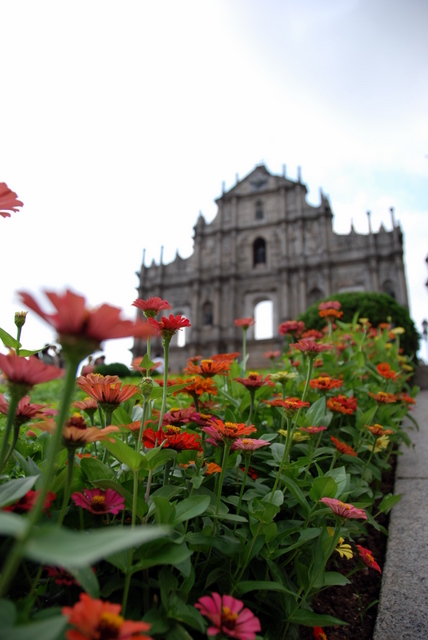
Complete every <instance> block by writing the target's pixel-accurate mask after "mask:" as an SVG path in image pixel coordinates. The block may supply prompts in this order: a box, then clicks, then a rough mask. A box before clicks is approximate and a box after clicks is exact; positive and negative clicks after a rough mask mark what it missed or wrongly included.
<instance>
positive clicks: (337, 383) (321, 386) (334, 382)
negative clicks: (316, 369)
mask: <svg viewBox="0 0 428 640" xmlns="http://www.w3.org/2000/svg"><path fill="white" fill-rule="evenodd" d="M309 384H310V386H311V387H312V389H318V390H319V391H330V390H331V389H337V388H338V387H341V386H342V385H343V380H338V379H336V378H330V376H319V377H318V378H315V379H314V380H310V382H309Z"/></svg>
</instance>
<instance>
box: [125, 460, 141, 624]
mask: <svg viewBox="0 0 428 640" xmlns="http://www.w3.org/2000/svg"><path fill="white" fill-rule="evenodd" d="M137 498H138V470H137V471H134V482H133V491H132V513H131V527H132V528H133V527H135V523H136V520H137ZM133 559H134V549H133V548H132V547H131V549H130V550H129V562H128V571H127V573H126V577H125V585H124V588H123V598H122V611H123V612H125V611H126V605H127V603H128V594H129V587H130V585H131V578H132V572H131V569H132V561H133Z"/></svg>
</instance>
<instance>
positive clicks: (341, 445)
mask: <svg viewBox="0 0 428 640" xmlns="http://www.w3.org/2000/svg"><path fill="white" fill-rule="evenodd" d="M330 440H331V441H332V443H333V444H334V446H335V447H336V449H337V450H338V451H340V453H344V454H346V455H347V456H353V457H354V458H356V457H357V453H356V451H355V450H354V449H353V448H352V447H351V446H349V444H346V442H341V441H340V440H338V439H337V438H335V437H334V436H330Z"/></svg>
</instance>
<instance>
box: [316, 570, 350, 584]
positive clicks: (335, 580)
mask: <svg viewBox="0 0 428 640" xmlns="http://www.w3.org/2000/svg"><path fill="white" fill-rule="evenodd" d="M350 583H351V581H350V580H349V578H347V577H346V576H344V575H342V574H341V573H339V572H338V571H326V572H325V573H324V576H323V587H336V586H338V587H343V586H345V585H346V584H350Z"/></svg>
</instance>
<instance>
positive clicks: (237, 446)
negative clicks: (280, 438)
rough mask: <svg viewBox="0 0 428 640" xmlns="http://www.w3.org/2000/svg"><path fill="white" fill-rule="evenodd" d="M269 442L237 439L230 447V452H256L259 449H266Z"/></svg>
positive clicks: (254, 439)
mask: <svg viewBox="0 0 428 640" xmlns="http://www.w3.org/2000/svg"><path fill="white" fill-rule="evenodd" d="M269 445H270V442H267V441H266V440H261V439H257V438H238V439H237V440H234V442H233V444H232V446H231V447H230V450H231V451H247V452H248V451H256V450H257V449H260V447H268V446H269Z"/></svg>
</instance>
